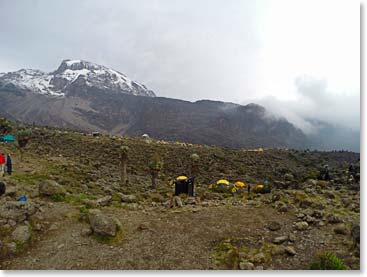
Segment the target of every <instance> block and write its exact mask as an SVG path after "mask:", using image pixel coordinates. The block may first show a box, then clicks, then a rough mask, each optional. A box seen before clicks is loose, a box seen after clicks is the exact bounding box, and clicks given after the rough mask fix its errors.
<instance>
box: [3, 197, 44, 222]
mask: <svg viewBox="0 0 367 277" xmlns="http://www.w3.org/2000/svg"><path fill="white" fill-rule="evenodd" d="M37 207H38V206H37V205H36V204H35V203H34V202H32V201H30V200H28V201H26V202H23V201H6V202H4V203H2V204H0V218H4V219H7V220H13V221H15V222H17V223H21V222H24V221H25V220H28V219H29V217H30V216H32V215H33V214H35V213H36V212H37Z"/></svg>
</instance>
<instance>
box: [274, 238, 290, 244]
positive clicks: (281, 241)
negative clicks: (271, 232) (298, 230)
mask: <svg viewBox="0 0 367 277" xmlns="http://www.w3.org/2000/svg"><path fill="white" fill-rule="evenodd" d="M287 240H288V237H287V236H281V237H276V238H275V239H274V240H273V243H275V244H281V243H283V242H286V241H287Z"/></svg>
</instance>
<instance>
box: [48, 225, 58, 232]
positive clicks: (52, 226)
mask: <svg viewBox="0 0 367 277" xmlns="http://www.w3.org/2000/svg"><path fill="white" fill-rule="evenodd" d="M58 229H59V227H58V226H57V224H56V223H52V225H51V226H50V228H48V230H49V231H56V230H58Z"/></svg>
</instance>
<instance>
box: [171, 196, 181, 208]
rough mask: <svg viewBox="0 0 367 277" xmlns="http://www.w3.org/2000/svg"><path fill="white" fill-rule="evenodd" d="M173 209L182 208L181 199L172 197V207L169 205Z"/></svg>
mask: <svg viewBox="0 0 367 277" xmlns="http://www.w3.org/2000/svg"><path fill="white" fill-rule="evenodd" d="M171 206H172V207H173V208H175V207H178V208H182V207H183V204H182V200H181V197H179V196H174V197H173V198H172V205H171Z"/></svg>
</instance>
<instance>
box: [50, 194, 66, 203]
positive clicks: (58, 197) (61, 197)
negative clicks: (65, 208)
mask: <svg viewBox="0 0 367 277" xmlns="http://www.w3.org/2000/svg"><path fill="white" fill-rule="evenodd" d="M51 199H52V200H53V201H55V202H64V201H65V195H63V194H59V193H56V194H54V195H52V196H51Z"/></svg>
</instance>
